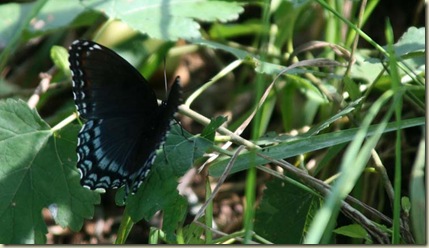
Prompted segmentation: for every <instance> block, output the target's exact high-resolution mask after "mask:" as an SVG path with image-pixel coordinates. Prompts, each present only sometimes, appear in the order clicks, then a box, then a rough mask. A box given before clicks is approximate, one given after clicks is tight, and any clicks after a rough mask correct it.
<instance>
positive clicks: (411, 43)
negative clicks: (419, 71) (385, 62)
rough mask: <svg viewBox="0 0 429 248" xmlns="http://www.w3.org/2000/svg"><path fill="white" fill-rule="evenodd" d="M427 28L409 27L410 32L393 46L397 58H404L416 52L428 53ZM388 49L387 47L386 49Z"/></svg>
mask: <svg viewBox="0 0 429 248" xmlns="http://www.w3.org/2000/svg"><path fill="white" fill-rule="evenodd" d="M425 33H426V28H424V27H421V28H416V27H409V28H408V30H407V31H406V32H405V33H404V34H403V35H402V36H401V38H399V40H398V42H396V43H395V44H394V45H393V48H394V50H395V54H396V56H404V55H407V54H410V53H415V52H425V51H426V42H425V41H426V40H425V38H426V36H425ZM384 48H385V49H387V47H386V46H385V47H384Z"/></svg>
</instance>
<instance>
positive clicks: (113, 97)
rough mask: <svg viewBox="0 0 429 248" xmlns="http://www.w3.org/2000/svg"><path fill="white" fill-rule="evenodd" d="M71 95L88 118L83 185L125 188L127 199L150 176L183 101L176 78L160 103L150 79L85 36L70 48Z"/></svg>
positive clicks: (81, 141) (81, 140)
mask: <svg viewBox="0 0 429 248" xmlns="http://www.w3.org/2000/svg"><path fill="white" fill-rule="evenodd" d="M69 63H70V70H71V73H72V84H73V99H74V102H75V105H76V108H77V111H78V113H79V115H80V117H81V118H83V119H84V120H86V122H85V123H84V125H83V126H82V129H81V130H80V131H79V134H78V143H77V148H76V152H77V157H78V159H77V168H78V169H79V172H80V175H81V178H80V183H81V185H82V186H84V187H86V188H89V189H91V190H94V189H104V190H106V189H108V188H119V187H122V186H125V198H126V196H127V195H128V194H129V192H131V194H134V193H135V192H136V191H137V189H138V188H139V187H140V185H141V184H142V182H143V181H144V179H145V178H146V177H147V176H148V174H149V171H150V169H151V166H152V164H153V162H154V160H155V157H156V150H157V149H158V148H159V147H160V146H161V145H162V143H163V142H164V141H165V137H166V134H167V132H168V130H169V128H170V124H171V121H172V120H173V117H174V114H175V113H176V112H177V109H178V106H179V104H180V102H181V86H180V77H179V76H177V77H176V79H175V82H174V83H173V85H172V87H171V90H170V92H169V94H168V98H167V100H166V101H162V102H161V104H160V105H158V102H157V98H156V95H155V92H154V91H153V90H152V88H151V87H150V85H149V83H148V82H147V81H146V79H145V78H144V77H143V76H142V75H141V74H140V73H139V72H138V71H137V70H136V69H135V68H134V67H133V66H132V65H131V64H129V63H128V62H127V61H126V60H125V59H123V58H122V57H120V56H119V55H118V54H116V53H115V52H113V51H112V50H110V49H108V48H106V47H104V46H102V45H100V44H97V43H95V42H92V41H87V40H76V41H74V42H73V43H72V44H71V46H70V48H69Z"/></svg>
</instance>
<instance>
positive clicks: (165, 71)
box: [164, 56, 168, 98]
mask: <svg viewBox="0 0 429 248" xmlns="http://www.w3.org/2000/svg"><path fill="white" fill-rule="evenodd" d="M164 90H165V95H166V96H168V93H167V69H166V63H165V56H164ZM166 98H167V97H166Z"/></svg>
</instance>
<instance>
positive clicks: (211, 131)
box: [201, 116, 228, 141]
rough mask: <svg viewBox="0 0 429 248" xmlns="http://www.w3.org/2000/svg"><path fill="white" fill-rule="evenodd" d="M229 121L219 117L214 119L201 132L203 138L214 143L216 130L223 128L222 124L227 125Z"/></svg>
mask: <svg viewBox="0 0 429 248" xmlns="http://www.w3.org/2000/svg"><path fill="white" fill-rule="evenodd" d="M227 119H228V118H227V117H225V116H218V117H216V118H212V119H211V121H210V123H209V124H208V125H207V126H206V127H205V128H204V130H203V131H202V132H201V137H204V138H206V139H208V140H211V141H214V138H215V134H216V129H218V128H219V127H220V126H222V124H223V123H225V122H226V121H227Z"/></svg>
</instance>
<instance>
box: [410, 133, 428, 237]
mask: <svg viewBox="0 0 429 248" xmlns="http://www.w3.org/2000/svg"><path fill="white" fill-rule="evenodd" d="M425 167H426V142H425V135H422V139H421V140H420V144H419V147H418V150H417V155H416V159H415V161H414V164H413V169H412V171H411V179H410V186H409V187H410V200H411V224H412V230H413V235H414V237H415V239H416V244H426V242H427V241H426V240H427V238H426V237H427V236H426V234H427V232H426V230H427V228H426V219H427V218H422V216H427V215H426V179H425V178H426V169H425Z"/></svg>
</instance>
